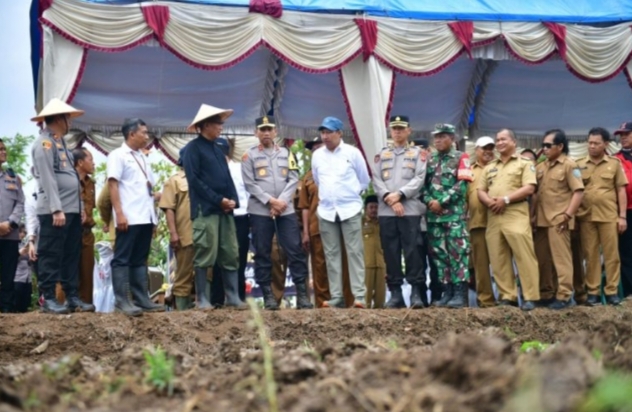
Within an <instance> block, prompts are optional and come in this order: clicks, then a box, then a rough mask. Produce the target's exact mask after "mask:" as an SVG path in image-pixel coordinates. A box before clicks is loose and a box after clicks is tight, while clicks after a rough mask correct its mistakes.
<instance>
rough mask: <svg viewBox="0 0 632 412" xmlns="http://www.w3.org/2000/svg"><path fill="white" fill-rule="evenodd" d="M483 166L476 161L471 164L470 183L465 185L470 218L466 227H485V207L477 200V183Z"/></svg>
mask: <svg viewBox="0 0 632 412" xmlns="http://www.w3.org/2000/svg"><path fill="white" fill-rule="evenodd" d="M484 169H485V166H483V165H481V164H480V163H479V162H476V163H474V164H473V165H472V176H473V179H472V183H470V184H469V185H467V210H468V214H469V216H470V219H469V220H468V222H467V229H468V230H472V229H479V228H484V227H487V208H486V207H485V205H483V204H482V203H481V201H480V200H478V190H476V189H477V188H478V184H479V182H480V181H481V178H482V176H483V170H484Z"/></svg>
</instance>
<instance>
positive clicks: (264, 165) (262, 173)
mask: <svg viewBox="0 0 632 412" xmlns="http://www.w3.org/2000/svg"><path fill="white" fill-rule="evenodd" d="M268 166H269V165H268V161H267V160H258V161H256V162H255V179H256V180H262V179H265V178H266V177H268V174H269V173H270V172H269V167H268Z"/></svg>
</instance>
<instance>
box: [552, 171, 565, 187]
mask: <svg viewBox="0 0 632 412" xmlns="http://www.w3.org/2000/svg"><path fill="white" fill-rule="evenodd" d="M553 181H554V182H555V185H556V186H557V189H559V190H565V189H566V188H568V182H567V181H566V174H565V173H563V172H561V173H556V174H554V175H553Z"/></svg>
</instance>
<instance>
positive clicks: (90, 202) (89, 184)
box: [81, 175, 96, 228]
mask: <svg viewBox="0 0 632 412" xmlns="http://www.w3.org/2000/svg"><path fill="white" fill-rule="evenodd" d="M95 197H96V194H95V189H94V180H92V179H91V178H90V176H88V175H86V177H85V178H84V179H83V180H81V200H83V210H84V212H85V214H86V220H85V221H84V222H83V227H84V228H92V227H94V225H95V223H94V204H95Z"/></svg>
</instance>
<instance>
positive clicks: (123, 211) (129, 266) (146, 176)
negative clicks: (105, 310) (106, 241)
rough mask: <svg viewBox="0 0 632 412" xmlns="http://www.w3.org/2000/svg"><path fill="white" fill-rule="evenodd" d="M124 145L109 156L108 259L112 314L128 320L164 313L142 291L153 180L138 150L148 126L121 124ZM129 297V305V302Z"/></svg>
mask: <svg viewBox="0 0 632 412" xmlns="http://www.w3.org/2000/svg"><path fill="white" fill-rule="evenodd" d="M122 131H123V137H124V138H125V142H124V143H123V144H122V145H121V147H119V148H118V149H115V150H113V151H112V152H111V153H110V155H109V156H108V162H107V176H108V187H109V189H110V196H111V198H112V208H113V209H114V218H115V223H116V247H115V248H114V258H113V259H112V264H111V265H112V287H113V289H114V297H115V309H116V310H117V311H119V312H123V313H124V314H126V315H128V316H138V315H141V314H142V312H143V311H152V312H156V311H163V310H164V307H163V306H161V305H156V304H154V303H153V302H152V301H151V300H150V299H149V294H148V291H147V258H148V257H149V250H150V246H151V238H152V235H153V230H154V225H156V224H157V222H158V220H157V218H156V211H155V209H154V193H153V186H154V183H155V181H154V176H153V174H152V172H151V166H150V164H149V162H148V161H147V157H146V156H144V155H143V153H142V152H141V149H142V148H144V147H145V146H146V145H147V141H148V133H147V125H146V124H145V122H143V121H142V120H141V119H127V120H125V123H124V124H123V128H122ZM130 291H131V294H132V298H133V302H131V301H130V300H129V292H130Z"/></svg>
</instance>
